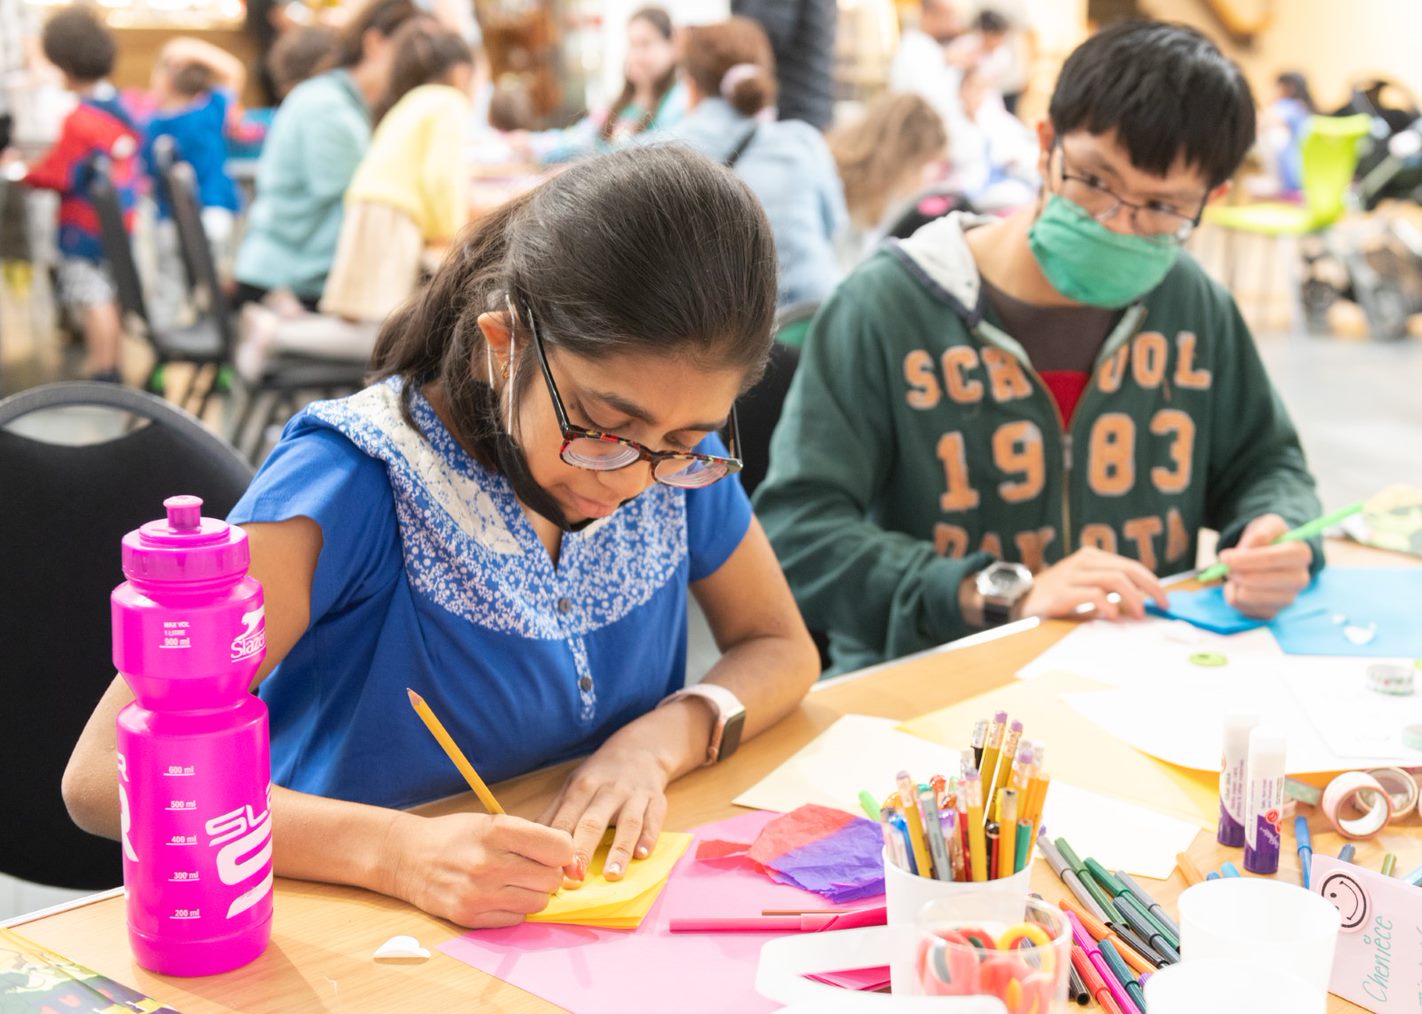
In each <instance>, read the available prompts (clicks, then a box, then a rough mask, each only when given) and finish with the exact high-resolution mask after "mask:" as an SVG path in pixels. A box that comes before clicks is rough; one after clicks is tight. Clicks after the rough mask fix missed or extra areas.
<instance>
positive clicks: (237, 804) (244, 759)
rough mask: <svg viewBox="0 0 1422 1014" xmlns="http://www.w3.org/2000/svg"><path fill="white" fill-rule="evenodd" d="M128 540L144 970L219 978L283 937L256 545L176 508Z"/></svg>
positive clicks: (131, 923)
mask: <svg viewBox="0 0 1422 1014" xmlns="http://www.w3.org/2000/svg"><path fill="white" fill-rule="evenodd" d="M163 506H164V507H166V508H167V510H168V517H167V518H166V519H165V520H161V521H150V522H149V523H148V524H146V525H144V526H142V527H141V528H139V529H138V530H137V531H135V532H129V533H128V534H127V535H125V536H124V538H123V572H124V574H125V576H127V578H128V580H127V581H126V582H125V583H123V584H121V585H119V586H118V587H117V588H115V589H114V593H113V595H112V596H111V603H112V607H113V635H114V665H115V666H116V667H117V668H118V671H119V672H120V673H121V674H122V675H123V678H124V679H125V680H126V681H127V682H128V685H129V686H130V687H131V688H132V689H133V693H134V696H135V697H136V698H137V700H135V701H134V702H133V703H132V704H129V705H128V706H127V707H125V708H124V709H123V710H122V711H120V712H119V716H118V769H119V806H120V817H121V825H122V837H121V844H122V846H123V882H124V887H125V888H126V890H127V894H128V936H129V942H130V944H131V945H132V947H133V953H134V957H135V958H137V960H138V963H139V964H140V965H142V966H143V967H144V968H147V969H150V970H152V971H155V972H160V973H163V974H166V975H212V974H215V973H217V972H225V971H228V970H230V969H233V968H237V967H239V966H241V965H245V964H246V963H247V962H249V961H251V960H252V959H254V958H256V957H257V956H258V955H259V954H261V953H262V951H263V950H264V949H265V948H266V946H267V940H268V939H269V938H270V936H271V926H272V826H271V807H270V798H271V744H270V740H269V738H268V731H267V708H266V705H265V704H263V703H262V702H261V701H260V700H258V699H257V698H256V697H254V696H253V695H252V694H251V693H249V692H248V690H249V688H250V687H251V685H252V679H253V678H254V677H255V675H256V672H257V668H258V667H259V666H260V665H261V664H262V657H263V656H264V655H265V654H266V625H265V618H264V614H263V608H262V586H261V585H260V584H259V583H258V582H257V580H256V579H255V578H252V577H249V576H248V575H247V564H248V561H249V558H250V554H249V551H248V547H247V534H246V533H245V532H243V531H242V530H241V529H240V528H233V527H232V526H230V525H228V524H227V523H226V522H224V521H219V520H217V519H215V518H205V517H203V516H202V501H201V500H200V499H198V498H197V497H195V496H175V497H170V498H168V499H167V500H164V501H163Z"/></svg>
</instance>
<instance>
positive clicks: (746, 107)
mask: <svg viewBox="0 0 1422 1014" xmlns="http://www.w3.org/2000/svg"><path fill="white" fill-rule="evenodd" d="M743 63H745V64H751V65H752V66H755V67H758V68H759V71H758V73H756V74H752V75H749V76H747V77H743V78H741V80H739V81H737V82H735V85H734V86H733V87H732V88H731V90H730V94H729V95H724V94H722V92H721V85H722V83H723V82H724V81H725V79H726V71H728V70H730V69H731V68H732V67H735V66H737V65H738V64H743ZM682 64H683V66H685V67H686V73H687V74H688V75H689V76H690V77H691V80H693V81H695V82H696V87H697V89H698V90H699V91H700V92H701V94H702V96H703V97H704V98H723V99H725V100H726V101H727V102H729V103H730V104H731V105H732V106H733V107H734V108H735V110H736V112H738V113H740V114H741V115H742V116H754V115H755V114H756V113H758V112H760V111H761V110H762V109H764V108H765V107H766V106H773V105H774V104H775V97H776V85H775V53H774V51H773V50H772V49H771V48H770V38H769V36H767V35H766V34H765V29H764V28H761V27H760V25H758V24H756V23H755V22H754V21H752V20H750V19H749V18H731V19H730V20H728V21H722V22H720V23H719V24H715V25H693V26H691V27H690V28H688V29H687V30H686V44H685V55H684V56H683V57H682Z"/></svg>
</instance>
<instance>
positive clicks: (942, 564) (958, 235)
mask: <svg viewBox="0 0 1422 1014" xmlns="http://www.w3.org/2000/svg"><path fill="white" fill-rule="evenodd" d="M974 224H976V223H975V221H974V220H973V219H971V218H967V217H965V216H961V215H953V216H949V217H948V218H945V219H941V220H939V221H937V222H934V223H932V224H930V225H928V226H925V227H924V228H923V229H920V230H919V231H918V232H917V233H915V234H914V235H913V237H912V238H910V239H908V240H905V241H902V242H891V243H890V244H888V245H887V246H885V247H884V248H882V249H881V250H880V251H879V252H878V253H876V254H874V256H872V257H871V258H870V259H869V260H868V261H867V262H865V263H864V264H863V265H862V266H861V267H860V268H859V269H858V270H856V271H855V272H854V273H853V274H852V275H851V276H850V277H849V278H847V279H846V280H845V281H844V282H843V283H842V284H841V285H840V286H839V289H838V290H837V291H836V292H835V294H834V296H833V297H832V298H831V299H830V300H829V301H828V302H827V303H826V304H825V305H824V306H823V307H822V308H821V310H820V312H819V314H818V315H817V316H816V318H815V321H814V324H813V325H812V326H811V329H810V333H809V336H808V338H807V340H806V343H805V348H804V351H803V353H802V358H801V360H800V365H799V368H798V370H797V372H796V375H795V379H794V382H793V383H792V384H791V387H790V392H789V394H788V396H787V398H786V402H785V407H784V412H783V414H782V416H781V420H780V425H779V427H778V428H777V429H776V431H775V436H774V439H773V440H772V443H771V453H770V469H769V473H768V474H767V476H766V479H765V482H764V483H763V484H762V486H761V487H760V489H759V490H758V491H757V493H756V498H755V506H756V513H757V514H758V515H759V517H760V520H761V523H762V524H763V525H764V526H765V530H766V532H767V533H768V534H769V536H770V540H771V543H772V544H773V545H774V547H775V551H776V553H777V554H778V555H779V558H780V562H781V565H782V566H783V567H784V568H785V573H786V575H787V576H788V577H789V580H790V586H791V589H792V590H793V591H794V593H795V598H796V600H797V601H798V602H799V604H800V608H801V610H802V611H803V613H804V616H805V620H806V622H807V623H808V624H809V626H810V627H811V628H812V629H818V630H824V631H827V632H828V634H829V636H830V654H831V658H832V660H833V663H834V665H833V669H834V671H837V672H844V671H848V670H852V669H857V668H862V667H863V666H866V665H871V664H874V663H877V662H882V661H885V660H887V659H891V658H896V657H898V656H901V655H906V654H909V653H910V652H914V651H919V650H923V649H926V648H930V647H933V646H935V645H938V644H941V643H943V642H945V641H949V640H952V639H954V638H957V637H961V636H963V635H965V634H968V633H970V632H971V631H970V630H969V628H968V627H967V625H966V624H965V622H964V620H963V618H962V616H961V615H960V614H959V610H958V586H959V585H960V583H961V582H962V581H963V579H964V578H965V577H967V576H968V575H970V574H972V573H974V572H976V571H978V570H980V569H982V568H983V567H984V566H986V565H987V564H988V563H989V562H991V560H992V559H994V558H997V559H1002V560H1012V561H1018V562H1021V563H1024V564H1026V565H1027V566H1028V567H1029V568H1031V569H1032V570H1033V571H1037V570H1040V569H1042V568H1043V567H1047V566H1050V565H1051V564H1053V563H1056V562H1057V561H1058V560H1060V559H1062V558H1063V557H1064V556H1067V555H1069V554H1070V553H1072V552H1075V551H1076V550H1077V549H1079V548H1081V547H1082V546H1084V545H1095V546H1099V547H1100V548H1102V549H1105V550H1108V551H1111V552H1114V553H1119V554H1121V555H1123V556H1128V557H1132V558H1134V559H1136V560H1139V561H1141V563H1143V564H1144V565H1145V566H1146V567H1148V568H1150V569H1151V570H1153V571H1155V572H1156V573H1157V574H1161V575H1166V574H1171V573H1175V572H1178V571H1182V570H1187V569H1189V568H1190V567H1192V566H1193V565H1194V561H1195V550H1196V536H1197V534H1198V532H1199V529H1200V528H1201V527H1210V528H1215V529H1218V530H1219V531H1220V533H1221V543H1220V544H1221V545H1222V546H1227V545H1231V544H1232V543H1233V542H1234V541H1236V540H1237V539H1238V538H1239V535H1240V533H1241V531H1242V530H1243V528H1244V526H1245V525H1246V524H1247V523H1248V522H1249V521H1251V520H1253V519H1254V518H1255V517H1258V516H1259V515H1261V514H1267V513H1270V512H1273V513H1277V514H1279V515H1281V516H1282V517H1283V518H1284V520H1285V521H1287V522H1288V523H1289V524H1290V525H1291V526H1293V525H1297V524H1301V523H1303V522H1304V521H1307V520H1309V519H1310V518H1312V517H1315V516H1317V515H1318V514H1319V513H1320V509H1319V503H1318V498H1317V496H1316V494H1315V492H1314V483H1313V478H1312V477H1311V476H1310V475H1309V472H1308V468H1307V465H1306V464H1305V462H1304V455H1303V451H1302V450H1301V449H1300V447H1299V441H1298V435H1297V433H1296V432H1295V430H1294V426H1293V423H1292V422H1290V420H1289V416H1288V413H1287V412H1286V411H1285V410H1284V406H1283V404H1282V403H1281V402H1280V400H1279V397H1278V395H1277V394H1276V393H1275V392H1274V389H1273V387H1272V386H1271V384H1270V383H1269V378H1268V377H1267V376H1266V375H1265V372H1264V367H1263V364H1262V363H1261V362H1260V360H1259V354H1258V351H1257V350H1256V349H1255V347H1254V342H1253V339H1252V338H1251V337H1250V334H1249V330H1248V328H1247V327H1246V326H1245V324H1244V321H1243V319H1242V318H1241V317H1240V315H1239V311H1238V309H1237V308H1236V307H1235V305H1234V301H1233V300H1232V299H1231V298H1230V296H1229V294H1228V293H1227V292H1226V291H1225V290H1224V289H1223V288H1222V287H1221V286H1220V285H1218V284H1217V283H1215V282H1214V281H1212V280H1211V279H1210V278H1209V277H1207V276H1206V275H1205V273H1204V272H1203V271H1202V270H1201V269H1200V267H1199V265H1198V264H1196V263H1195V261H1194V260H1192V259H1191V258H1190V257H1189V256H1188V255H1186V254H1184V253H1182V254H1181V256H1180V259H1179V261H1178V262H1177V263H1176V264H1175V266H1174V267H1173V268H1172V269H1171V271H1170V273H1169V274H1168V275H1167V276H1166V277H1165V280H1164V281H1163V282H1161V283H1160V285H1159V286H1158V287H1156V289H1155V290H1153V291H1152V292H1151V293H1149V294H1148V295H1147V296H1146V297H1145V298H1144V299H1142V300H1141V301H1140V302H1139V303H1136V304H1135V305H1133V306H1131V307H1130V308H1128V309H1127V310H1126V311H1124V313H1123V315H1122V318H1121V320H1120V323H1119V324H1118V325H1117V326H1116V328H1115V329H1114V330H1113V331H1112V332H1111V334H1110V335H1109V336H1108V337H1107V338H1106V341H1105V342H1104V344H1103V345H1102V347H1101V351H1100V353H1099V354H1098V356H1097V358H1096V364H1095V367H1094V371H1093V376H1092V378H1091V381H1090V383H1089V385H1088V386H1087V389H1086V391H1085V392H1084V393H1083V394H1082V397H1081V401H1080V403H1079V404H1078V406H1077V408H1076V412H1075V414H1074V416H1073V418H1072V420H1071V424H1070V425H1069V426H1064V425H1063V423H1062V419H1061V413H1060V412H1059V411H1058V409H1057V406H1056V403H1055V401H1053V399H1052V396H1051V395H1050V394H1049V393H1048V391H1047V388H1046V386H1045V385H1044V384H1043V382H1042V380H1041V378H1040V377H1039V376H1038V375H1037V374H1036V372H1035V371H1034V370H1033V369H1032V366H1031V364H1030V363H1029V361H1028V359H1027V356H1026V354H1025V353H1024V351H1023V349H1022V347H1021V346H1020V345H1019V344H1018V343H1017V342H1016V341H1015V340H1014V339H1013V338H1012V336H1010V335H1008V334H1006V333H1005V332H1003V330H1002V329H1001V328H1000V327H997V326H995V324H994V323H993V317H992V314H991V311H990V310H989V309H988V307H987V305H986V303H985V300H984V299H983V296H982V287H981V285H980V282H979V276H978V271H977V266H976V264H975V263H974V261H973V257H972V254H971V252H970V251H969V249H968V246H967V244H966V243H965V242H964V239H963V230H964V228H966V227H970V226H972V225H974ZM1314 558H1315V561H1320V560H1321V559H1322V554H1321V553H1319V552H1318V551H1317V550H1315V553H1314ZM1315 566H1317V563H1316V564H1315Z"/></svg>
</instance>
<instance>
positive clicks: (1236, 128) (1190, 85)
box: [1049, 20, 1254, 187]
mask: <svg viewBox="0 0 1422 1014" xmlns="http://www.w3.org/2000/svg"><path fill="white" fill-rule="evenodd" d="M1049 113H1050V116H1051V120H1052V129H1053V130H1054V131H1055V132H1056V135H1057V136H1058V137H1061V136H1062V135H1063V134H1067V133H1070V132H1071V131H1074V130H1086V131H1089V132H1090V133H1092V134H1104V133H1107V132H1108V131H1112V130H1114V131H1115V132H1116V139H1117V140H1118V141H1119V142H1120V144H1121V146H1122V147H1124V148H1125V149H1126V151H1127V153H1128V154H1129V155H1130V158H1131V164H1132V165H1134V166H1135V167H1136V168H1137V169H1140V170H1142V171H1144V172H1148V173H1152V174H1154V175H1156V176H1164V175H1165V174H1166V173H1167V172H1169V171H1170V169H1171V167H1172V166H1173V165H1175V163H1176V160H1177V159H1181V158H1183V159H1184V161H1185V163H1186V164H1187V165H1189V166H1191V167H1193V168H1195V169H1197V170H1199V171H1200V173H1201V174H1203V175H1204V176H1205V178H1206V179H1207V180H1208V181H1209V185H1210V186H1211V187H1216V186H1218V185H1219V184H1221V183H1223V182H1224V181H1225V180H1227V179H1229V178H1230V176H1232V175H1233V174H1234V171H1235V169H1237V168H1238V167H1239V163H1240V162H1241V161H1242V160H1243V158H1244V156H1245V153H1246V152H1248V151H1249V146H1250V145H1252V144H1253V143H1254V96H1253V94H1252V93H1251V92H1250V90H1249V82H1247V81H1246V80H1245V79H1244V75H1243V73H1241V72H1240V69H1239V68H1238V67H1237V66H1235V64H1234V63H1233V62H1232V61H1230V60H1229V59H1227V58H1226V57H1225V56H1224V54H1223V53H1221V52H1220V51H1219V49H1217V48H1216V47H1215V44H1214V43H1213V42H1211V41H1210V40H1209V39H1207V38H1205V37H1204V36H1203V35H1201V34H1200V33H1199V32H1197V31H1195V29H1193V28H1188V27H1186V26H1185V25H1174V24H1165V23H1162V22H1158V21H1137V20H1131V21H1122V22H1119V23H1117V24H1114V25H1112V26H1110V27H1109V28H1105V29H1103V30H1102V31H1100V32H1098V33H1097V34H1096V35H1093V36H1092V37H1091V38H1089V39H1087V40H1086V41H1085V42H1083V43H1082V44H1081V45H1080V46H1078V47H1077V48H1076V50H1075V52H1073V53H1072V54H1071V56H1069V57H1067V61H1066V64H1065V65H1064V66H1063V67H1062V72H1061V76H1060V77H1058V78H1057V86H1056V89H1055V90H1054V91H1053V92H1052V102H1051V106H1050V110H1049Z"/></svg>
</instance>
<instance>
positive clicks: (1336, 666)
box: [1062, 656, 1422, 774]
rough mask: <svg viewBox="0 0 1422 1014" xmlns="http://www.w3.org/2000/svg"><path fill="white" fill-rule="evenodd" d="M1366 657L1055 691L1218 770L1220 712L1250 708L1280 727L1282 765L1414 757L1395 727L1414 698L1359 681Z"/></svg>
mask: <svg viewBox="0 0 1422 1014" xmlns="http://www.w3.org/2000/svg"><path fill="white" fill-rule="evenodd" d="M1374 661H1376V660H1373V659H1351V658H1349V659H1323V658H1316V657H1314V658H1301V657H1297V656H1281V657H1280V658H1278V659H1273V660H1269V661H1264V660H1260V661H1255V662H1245V663H1236V662H1233V661H1232V662H1231V664H1230V665H1228V666H1225V667H1223V668H1220V669H1197V671H1196V672H1195V673H1194V674H1193V676H1192V678H1191V679H1189V680H1188V681H1186V680H1154V681H1148V682H1147V681H1138V682H1137V683H1135V684H1133V685H1131V686H1126V687H1118V688H1116V689H1113V690H1101V691H1096V692H1090V693H1075V694H1064V695H1063V697H1062V699H1063V700H1064V701H1066V702H1067V704H1069V705H1070V706H1071V707H1072V708H1073V709H1074V710H1075V711H1077V712H1078V713H1080V714H1081V715H1083V716H1085V717H1086V718H1088V719H1090V720H1091V721H1092V722H1094V723H1096V724H1097V725H1099V726H1101V727H1102V728H1103V729H1105V730H1107V731H1108V732H1110V733H1111V734H1112V735H1114V736H1116V737H1117V738H1119V739H1122V740H1125V741H1126V742H1127V743H1129V744H1131V745H1132V746H1134V747H1135V748H1136V749H1137V750H1141V751H1142V752H1144V753H1147V754H1150V755H1151V756H1152V757H1158V758H1160V759H1161V760H1163V761H1167V762H1169V763H1171V764H1178V765H1180V766H1181V767H1187V768H1193V769H1195V770H1198V771H1218V770H1219V765H1220V745H1221V742H1222V739H1223V729H1224V719H1225V716H1226V714H1228V713H1230V712H1233V711H1248V712H1253V713H1255V714H1258V715H1259V716H1260V719H1261V721H1262V722H1264V723H1265V724H1268V725H1272V726H1274V727H1276V728H1278V729H1280V730H1281V731H1282V732H1283V733H1284V735H1285V737H1286V738H1287V742H1288V753H1287V757H1286V760H1285V767H1286V769H1287V771H1288V773H1289V774H1306V773H1310V772H1323V771H1341V770H1345V769H1348V768H1358V767H1366V766H1369V765H1373V766H1376V765H1382V764H1416V763H1419V762H1422V753H1419V752H1418V751H1415V750H1410V749H1407V748H1405V747H1402V745H1401V740H1400V738H1399V736H1398V733H1399V732H1400V730H1401V728H1402V726H1403V725H1404V724H1406V723H1407V722H1408V721H1411V720H1414V719H1413V718H1410V717H1409V716H1416V718H1415V720H1416V721H1419V722H1422V703H1419V702H1417V701H1416V700H1415V699H1412V698H1396V697H1386V696H1384V695H1381V694H1373V692H1372V691H1367V690H1365V689H1362V688H1361V686H1360V683H1359V680H1361V679H1362V678H1363V677H1362V675H1361V674H1362V673H1363V672H1364V671H1365V670H1366V667H1367V665H1368V664H1370V663H1371V662H1374ZM1367 695H1372V696H1373V697H1377V698H1378V700H1377V701H1372V700H1369V699H1368V697H1367ZM1402 701H1407V702H1409V703H1408V704H1406V705H1403V704H1400V703H1399V702H1402Z"/></svg>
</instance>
